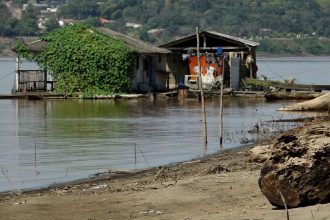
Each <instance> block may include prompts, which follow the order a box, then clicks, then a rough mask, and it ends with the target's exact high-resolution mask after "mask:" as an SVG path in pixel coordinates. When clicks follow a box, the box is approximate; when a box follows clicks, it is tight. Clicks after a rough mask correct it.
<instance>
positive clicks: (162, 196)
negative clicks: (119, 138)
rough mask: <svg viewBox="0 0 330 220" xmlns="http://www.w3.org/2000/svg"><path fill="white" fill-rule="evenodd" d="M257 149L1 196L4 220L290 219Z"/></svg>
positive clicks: (302, 213)
mask: <svg viewBox="0 0 330 220" xmlns="http://www.w3.org/2000/svg"><path fill="white" fill-rule="evenodd" d="M308 126H309V125H308V124H307V125H306V126H305V127H308ZM297 130H299V129H297ZM263 144H265V143H263ZM256 145H259V144H249V145H245V146H242V147H238V148H234V149H227V150H224V151H220V152H217V153H214V154H210V155H207V156H206V157H199V158H195V159H191V160H187V161H183V162H176V163H170V164H167V165H164V166H159V167H153V168H149V169H146V170H141V171H134V172H131V171H118V173H116V175H113V174H112V173H110V174H104V175H100V176H98V178H95V179H91V180H86V181H82V180H80V182H71V183H63V184H61V185H57V186H53V187H49V188H44V189H39V190H30V191H25V192H21V193H19V194H18V195H15V194H3V193H0V213H1V215H0V219H15V220H16V219H24V220H25V219H31V220H32V219H45V218H47V219H77V220H78V219H143V220H144V219H191V220H192V219H226V220H227V219H273V220H275V219H286V210H283V209H277V208H274V207H273V206H272V205H271V204H270V203H269V202H268V200H267V199H266V197H265V196H264V195H263V194H262V193H261V191H260V188H259V186H258V179H259V177H260V167H261V165H262V164H260V163H255V162H253V161H251V159H250V149H251V148H252V147H254V146H256ZM114 173H115V171H114ZM328 210H330V203H328V204H317V205H312V206H307V207H301V208H294V209H289V214H290V217H291V218H292V219H301V220H307V219H330V211H328Z"/></svg>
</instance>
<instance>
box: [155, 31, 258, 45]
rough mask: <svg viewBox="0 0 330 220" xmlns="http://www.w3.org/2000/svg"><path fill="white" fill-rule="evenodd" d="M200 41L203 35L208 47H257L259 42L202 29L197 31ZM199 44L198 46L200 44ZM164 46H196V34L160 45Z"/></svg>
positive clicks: (201, 41)
mask: <svg viewBox="0 0 330 220" xmlns="http://www.w3.org/2000/svg"><path fill="white" fill-rule="evenodd" d="M199 36H200V38H201V39H200V43H201V45H202V44H203V41H204V39H203V38H204V37H205V38H206V44H207V46H208V47H226V46H239V47H247V48H249V47H257V46H258V45H259V43H256V42H253V41H249V40H245V39H242V38H238V37H234V36H231V35H227V34H223V33H219V32H215V31H204V32H201V33H199ZM201 45H200V46H201ZM160 47H164V48H168V49H170V48H182V49H183V48H189V47H196V34H192V35H189V36H187V37H183V38H180V39H177V40H174V41H171V42H168V43H166V44H163V45H161V46H160Z"/></svg>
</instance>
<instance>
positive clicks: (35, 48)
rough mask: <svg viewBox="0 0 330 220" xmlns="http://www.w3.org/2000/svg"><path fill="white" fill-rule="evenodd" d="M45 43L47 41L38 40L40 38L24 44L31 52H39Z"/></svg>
mask: <svg viewBox="0 0 330 220" xmlns="http://www.w3.org/2000/svg"><path fill="white" fill-rule="evenodd" d="M46 45H47V42H46V41H43V40H40V39H39V40H36V41H33V42H31V43H28V44H26V46H27V47H28V49H29V51H32V52H41V51H42V50H43V48H44V47H45V46H46Z"/></svg>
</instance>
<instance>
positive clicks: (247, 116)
mask: <svg viewBox="0 0 330 220" xmlns="http://www.w3.org/2000/svg"><path fill="white" fill-rule="evenodd" d="M24 65H26V66H27V68H33V65H34V64H30V63H25V64H24ZM301 65H302V66H303V67H301ZM284 67H286V69H285V68H284ZM14 68H15V65H14V62H13V60H12V59H2V60H0V88H1V89H0V93H2V94H4V93H9V92H10V89H11V86H12V83H13V80H14V77H13V75H14ZM328 70H330V58H319V59H316V58H313V59H307V58H301V59H299V58H296V59H294V60H291V61H287V60H286V59H265V60H259V72H261V71H263V74H266V73H271V74H272V75H271V74H268V75H269V76H270V78H272V79H281V78H285V77H291V76H293V77H294V78H296V79H297V81H299V82H301V83H314V84H329V83H330V76H329V72H328ZM284 71H286V73H287V75H281V74H280V73H284ZM303 71H304V72H303ZM10 72H11V73H12V74H10ZM299 74H301V75H299ZM300 76H302V77H300ZM276 77H277V78H276ZM290 103H292V102H288V101H286V102H266V101H265V100H264V99H254V98H253V99H251V98H226V99H225V101H224V128H225V137H224V141H225V142H224V147H225V149H229V148H234V147H239V146H241V145H242V144H241V141H242V140H244V139H246V138H252V137H251V136H249V134H248V133H247V131H248V130H250V129H251V128H252V127H253V126H254V125H255V124H256V123H257V122H259V123H260V122H261V121H265V120H272V119H273V118H275V119H278V118H296V117H303V116H305V115H303V114H302V113H282V112H277V111H276V109H278V108H279V107H282V106H283V105H287V104H290ZM0 113H1V116H0V140H1V141H0V191H8V190H18V189H28V188H35V187H43V186H47V185H49V184H52V183H56V182H57V183H58V182H65V181H70V180H74V179H79V178H84V177H88V176H89V175H92V174H94V173H96V172H103V171H107V170H108V169H138V168H146V167H153V166H159V165H164V164H168V163H171V162H178V161H184V160H188V159H192V158H195V157H199V156H202V155H203V154H204V148H203V132H202V123H201V113H200V103H198V101H196V100H185V101H178V100H176V99H169V100H153V99H140V100H126V101H113V100H42V101H28V100H0ZM206 113H207V125H208V141H209V143H208V149H207V153H214V152H217V151H218V150H219V138H218V137H219V135H218V133H219V129H218V127H219V126H218V125H219V101H218V100H217V99H213V100H207V101H206ZM285 126H287V125H285V124H283V125H277V127H270V128H269V129H279V128H285ZM135 152H136V154H135ZM135 155H136V159H137V160H136V161H135Z"/></svg>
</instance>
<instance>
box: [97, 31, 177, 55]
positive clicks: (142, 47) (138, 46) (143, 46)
mask: <svg viewBox="0 0 330 220" xmlns="http://www.w3.org/2000/svg"><path fill="white" fill-rule="evenodd" d="M97 30H99V31H100V32H101V33H103V34H105V35H107V36H110V37H113V38H115V39H119V40H122V41H124V42H125V43H126V44H127V46H128V47H129V48H131V49H132V50H133V51H135V52H138V53H145V54H158V53H172V52H171V51H169V50H167V49H165V48H160V47H157V46H154V45H152V44H149V43H146V42H143V41H141V40H138V39H135V38H133V37H131V36H128V35H125V34H122V33H119V32H116V31H113V30H110V29H108V28H104V27H99V28H97Z"/></svg>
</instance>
